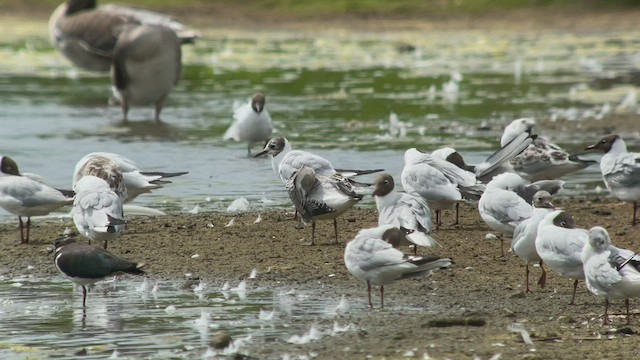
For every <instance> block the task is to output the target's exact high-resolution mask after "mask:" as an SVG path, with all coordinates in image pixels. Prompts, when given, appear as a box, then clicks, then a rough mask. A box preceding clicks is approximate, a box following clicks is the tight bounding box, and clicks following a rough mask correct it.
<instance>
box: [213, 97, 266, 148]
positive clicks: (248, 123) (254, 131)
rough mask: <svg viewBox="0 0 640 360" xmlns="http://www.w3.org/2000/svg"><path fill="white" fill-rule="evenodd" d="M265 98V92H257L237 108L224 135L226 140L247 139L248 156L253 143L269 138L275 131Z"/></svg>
mask: <svg viewBox="0 0 640 360" xmlns="http://www.w3.org/2000/svg"><path fill="white" fill-rule="evenodd" d="M265 100H266V99H265V96H264V94H262V93H257V94H255V95H253V98H251V100H249V102H248V103H246V104H244V105H241V106H238V107H237V108H235V109H234V111H233V119H234V121H233V123H232V124H231V126H229V128H228V129H227V131H226V132H225V133H224V136H223V138H224V139H225V140H229V139H233V140H235V141H246V142H247V154H248V156H251V145H253V144H254V143H256V142H261V141H265V140H268V139H269V137H270V136H271V133H272V132H273V125H272V124H271V116H269V112H268V111H267V109H265Z"/></svg>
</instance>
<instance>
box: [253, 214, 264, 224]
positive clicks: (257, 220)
mask: <svg viewBox="0 0 640 360" xmlns="http://www.w3.org/2000/svg"><path fill="white" fill-rule="evenodd" d="M259 222H262V215H261V214H258V217H257V218H256V220H255V221H254V222H253V223H254V224H257V223H259Z"/></svg>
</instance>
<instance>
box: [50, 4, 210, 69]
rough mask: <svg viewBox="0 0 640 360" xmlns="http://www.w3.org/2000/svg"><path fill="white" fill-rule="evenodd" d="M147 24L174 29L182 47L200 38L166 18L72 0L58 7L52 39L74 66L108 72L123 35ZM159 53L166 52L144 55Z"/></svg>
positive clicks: (119, 7) (117, 7) (114, 6)
mask: <svg viewBox="0 0 640 360" xmlns="http://www.w3.org/2000/svg"><path fill="white" fill-rule="evenodd" d="M143 24H144V25H154V26H163V27H166V28H169V29H171V31H172V32H173V33H174V36H176V37H177V38H178V39H179V42H180V43H181V44H186V43H192V42H194V40H195V39H196V38H198V37H199V35H198V34H197V33H196V32H195V31H193V30H190V29H187V28H186V27H185V26H184V25H183V24H181V23H180V22H178V21H176V20H175V19H172V18H171V17H169V16H166V15H164V14H160V13H157V12H152V11H148V10H142V9H135V8H129V7H124V6H117V5H102V6H98V4H97V1H96V0H68V1H66V2H64V3H62V4H61V5H60V6H58V7H57V8H56V9H55V10H54V12H53V13H52V14H51V17H50V18H49V36H50V38H51V42H52V43H53V44H54V45H55V47H56V48H57V49H58V50H59V51H60V52H61V53H62V54H63V55H64V56H65V57H66V58H67V59H69V60H70V61H71V62H72V63H73V64H74V65H76V66H78V67H80V68H83V69H86V70H91V71H104V72H106V71H109V70H110V69H111V66H112V64H113V55H114V48H115V47H116V43H117V41H118V38H119V36H120V34H121V33H122V31H123V30H124V29H125V28H126V27H130V26H132V25H143ZM167 46H170V44H167ZM143 48H146V49H149V48H148V47H143ZM158 50H160V51H163V49H162V48H160V49H158V48H155V50H153V51H149V52H143V53H142V54H145V55H148V56H153V53H154V51H158ZM140 51H146V50H142V49H141V50H140ZM170 51H172V50H170Z"/></svg>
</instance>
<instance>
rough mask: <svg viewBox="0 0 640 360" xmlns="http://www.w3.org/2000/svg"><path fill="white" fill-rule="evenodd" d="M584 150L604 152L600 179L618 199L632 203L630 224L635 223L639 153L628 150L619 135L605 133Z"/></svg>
mask: <svg viewBox="0 0 640 360" xmlns="http://www.w3.org/2000/svg"><path fill="white" fill-rule="evenodd" d="M585 150H599V151H602V152H603V153H604V155H603V156H602V159H600V171H601V172H602V179H603V180H604V183H605V185H606V186H607V189H609V191H610V192H611V194H613V196H615V197H616V198H617V199H618V200H622V201H626V202H632V203H633V219H632V221H631V225H636V224H637V223H638V220H637V213H638V202H639V201H640V153H632V152H628V151H627V145H626V144H625V143H624V140H622V138H621V137H620V135H607V136H605V137H603V138H602V139H600V141H598V142H597V143H595V144H593V145H590V146H587V148H586V149H585Z"/></svg>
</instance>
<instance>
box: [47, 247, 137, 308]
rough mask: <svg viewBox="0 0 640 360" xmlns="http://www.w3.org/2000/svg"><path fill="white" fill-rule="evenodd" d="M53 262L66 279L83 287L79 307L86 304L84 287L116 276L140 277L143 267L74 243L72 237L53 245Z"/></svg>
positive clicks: (107, 252)
mask: <svg viewBox="0 0 640 360" xmlns="http://www.w3.org/2000/svg"><path fill="white" fill-rule="evenodd" d="M54 263H55V266H56V268H57V269H58V271H59V272H60V273H61V274H62V275H64V276H65V277H66V278H67V279H69V280H71V281H73V282H74V283H76V284H78V285H80V286H82V307H83V308H84V307H86V304H87V285H91V284H95V283H96V282H98V281H100V280H102V279H104V278H106V277H108V276H112V275H115V274H118V273H127V274H132V275H143V274H144V271H142V270H141V268H142V267H143V266H144V265H145V264H142V263H136V262H133V261H128V260H125V259H122V258H119V257H118V256H116V255H114V254H112V253H111V252H109V251H107V250H105V249H103V248H101V247H99V246H93V245H88V244H82V243H76V242H74V241H73V239H72V238H62V239H58V240H56V242H55V255H54Z"/></svg>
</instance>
